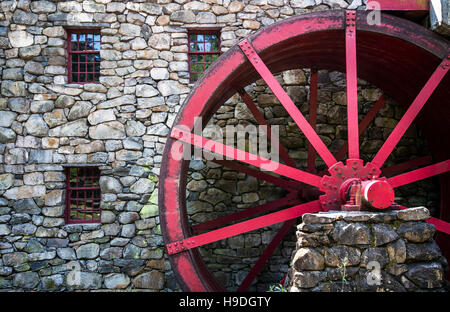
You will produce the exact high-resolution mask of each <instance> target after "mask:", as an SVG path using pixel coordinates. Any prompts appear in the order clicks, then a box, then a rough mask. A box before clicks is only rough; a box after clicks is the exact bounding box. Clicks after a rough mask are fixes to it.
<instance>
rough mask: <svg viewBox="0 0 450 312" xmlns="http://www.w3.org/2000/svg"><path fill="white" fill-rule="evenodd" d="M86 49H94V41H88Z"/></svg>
mask: <svg viewBox="0 0 450 312" xmlns="http://www.w3.org/2000/svg"><path fill="white" fill-rule="evenodd" d="M86 50H88V51H92V50H94V43H93V42H91V41H88V42H86Z"/></svg>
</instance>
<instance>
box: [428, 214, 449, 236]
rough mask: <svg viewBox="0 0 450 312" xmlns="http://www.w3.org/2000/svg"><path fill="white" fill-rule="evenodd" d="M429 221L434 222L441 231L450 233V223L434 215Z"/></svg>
mask: <svg viewBox="0 0 450 312" xmlns="http://www.w3.org/2000/svg"><path fill="white" fill-rule="evenodd" d="M427 222H428V223H431V224H433V225H434V226H435V227H436V230H438V231H439V232H443V233H445V234H448V235H450V223H448V222H445V221H443V220H441V219H438V218H433V217H432V218H430V219H428V220H427Z"/></svg>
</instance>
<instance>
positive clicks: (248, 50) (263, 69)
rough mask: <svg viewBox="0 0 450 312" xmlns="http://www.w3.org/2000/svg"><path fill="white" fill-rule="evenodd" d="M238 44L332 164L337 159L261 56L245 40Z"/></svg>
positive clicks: (304, 132)
mask: <svg viewBox="0 0 450 312" xmlns="http://www.w3.org/2000/svg"><path fill="white" fill-rule="evenodd" d="M239 46H240V47H241V49H242V51H243V52H244V53H245V55H246V56H247V58H248V60H249V61H250V63H251V64H252V65H253V67H254V68H255V69H256V71H257V72H258V73H259V74H260V76H261V77H262V78H263V79H264V81H265V82H266V83H267V85H268V86H269V88H270V89H271V90H272V92H273V94H274V95H275V96H276V97H277V99H278V100H279V101H280V103H281V105H283V106H284V108H285V109H286V111H287V112H288V114H289V115H290V116H291V118H292V119H293V120H294V121H295V123H296V124H297V126H298V127H299V128H300V130H301V131H302V132H303V134H304V135H305V136H306V138H307V139H308V141H309V142H310V143H311V144H312V145H313V146H314V148H315V149H316V151H317V153H318V154H319V155H320V157H322V159H323V161H324V162H325V163H326V164H327V166H328V167H331V166H332V165H334V164H335V163H336V162H337V161H336V159H335V158H334V156H333V154H331V152H330V151H329V150H328V148H327V147H326V145H325V144H324V143H323V141H322V140H321V139H320V137H319V136H318V135H317V133H316V131H314V129H313V128H312V127H311V125H310V124H309V123H308V121H307V120H306V118H305V116H303V114H302V113H301V112H300V110H299V109H298V108H297V106H295V104H294V102H293V101H292V99H291V98H290V97H289V95H288V94H287V93H286V91H284V89H283V87H282V86H281V85H280V83H279V82H278V81H277V79H276V78H275V77H274V76H273V74H272V73H271V72H270V70H269V69H268V68H267V66H266V65H265V64H264V62H263V61H262V60H261V58H260V57H259V55H258V54H257V53H256V51H255V50H254V49H253V47H252V46H251V45H250V43H249V42H248V41H247V40H243V41H241V42H240V43H239Z"/></svg>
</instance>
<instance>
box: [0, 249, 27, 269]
mask: <svg viewBox="0 0 450 312" xmlns="http://www.w3.org/2000/svg"><path fill="white" fill-rule="evenodd" d="M2 260H3V265H6V266H11V267H14V266H17V265H20V264H23V263H26V262H27V254H26V253H25V252H12V253H7V254H4V255H3V257H2Z"/></svg>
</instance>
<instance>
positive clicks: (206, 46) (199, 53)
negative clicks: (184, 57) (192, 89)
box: [188, 30, 220, 82]
mask: <svg viewBox="0 0 450 312" xmlns="http://www.w3.org/2000/svg"><path fill="white" fill-rule="evenodd" d="M188 36H189V77H190V82H195V81H197V80H198V79H200V77H201V76H202V74H203V73H204V72H205V70H206V69H207V68H208V67H209V65H211V63H212V62H214V61H215V60H216V59H217V58H218V57H219V54H220V33H219V31H211V30H208V31H206V30H192V31H190V32H189V34H188Z"/></svg>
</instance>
